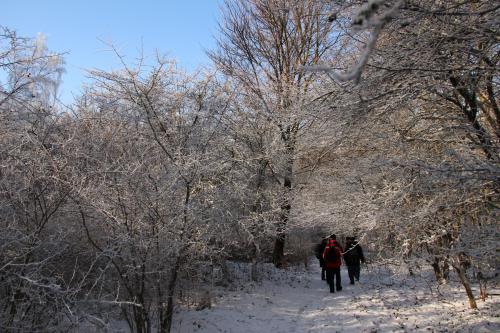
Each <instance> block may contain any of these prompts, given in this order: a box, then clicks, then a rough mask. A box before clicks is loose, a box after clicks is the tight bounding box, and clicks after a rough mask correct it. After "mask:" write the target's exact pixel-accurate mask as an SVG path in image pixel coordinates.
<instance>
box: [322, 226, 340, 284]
mask: <svg viewBox="0 0 500 333" xmlns="http://www.w3.org/2000/svg"><path fill="white" fill-rule="evenodd" d="M342 252H343V251H342V247H341V246H340V244H339V243H337V237H336V236H335V234H333V235H331V236H330V237H329V239H328V243H327V244H326V247H325V251H323V259H324V260H325V266H326V282H327V283H328V285H329V286H330V292H331V293H334V292H335V289H337V291H341V290H342V281H341V279H340V266H341V265H342Z"/></svg>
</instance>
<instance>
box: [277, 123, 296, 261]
mask: <svg viewBox="0 0 500 333" xmlns="http://www.w3.org/2000/svg"><path fill="white" fill-rule="evenodd" d="M283 140H284V141H285V146H286V149H287V156H286V158H287V161H286V162H287V165H286V170H285V176H284V178H283V201H282V204H281V213H280V219H279V222H278V224H277V226H276V240H275V243H274V251H273V263H274V265H275V266H276V267H283V265H284V259H285V254H284V251H285V239H286V228H287V226H288V219H289V217H290V210H291V208H292V205H291V197H290V196H291V194H292V176H293V151H294V144H293V140H292V139H291V138H290V134H289V131H288V136H286V137H285V138H284V139H283Z"/></svg>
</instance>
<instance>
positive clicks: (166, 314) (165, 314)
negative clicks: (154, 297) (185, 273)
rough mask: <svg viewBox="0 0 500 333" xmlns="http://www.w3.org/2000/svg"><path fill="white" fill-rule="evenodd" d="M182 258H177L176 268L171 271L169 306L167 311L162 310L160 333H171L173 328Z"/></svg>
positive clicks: (168, 294)
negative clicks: (175, 298) (176, 291)
mask: <svg viewBox="0 0 500 333" xmlns="http://www.w3.org/2000/svg"><path fill="white" fill-rule="evenodd" d="M180 263H181V260H180V256H178V257H177V259H176V261H175V265H174V267H172V269H171V270H170V281H169V282H168V286H167V306H166V308H165V309H163V308H162V313H161V317H162V321H161V327H160V332H161V333H169V332H170V330H171V328H172V319H173V314H174V296H175V286H176V284H177V276H178V273H179V268H180Z"/></svg>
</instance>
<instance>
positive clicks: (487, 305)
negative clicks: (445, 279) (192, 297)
mask: <svg viewBox="0 0 500 333" xmlns="http://www.w3.org/2000/svg"><path fill="white" fill-rule="evenodd" d="M234 271H235V273H236V272H237V271H241V266H240V267H236V268H234ZM430 273H431V272H423V273H421V274H418V275H417V276H413V277H409V276H408V274H406V273H401V274H395V273H394V272H393V271H389V270H388V269H381V268H378V269H373V268H372V269H366V268H365V269H363V270H362V272H361V283H359V284H356V285H354V286H352V285H350V284H349V279H348V277H347V272H346V270H345V267H343V268H342V282H343V290H342V291H340V292H336V293H333V294H330V293H329V289H328V287H327V285H326V283H325V281H321V279H320V274H319V266H318V265H317V264H316V263H313V264H312V265H311V266H310V269H309V271H305V270H302V269H299V268H288V269H287V270H275V269H274V268H272V267H271V266H264V267H263V271H262V276H263V281H262V282H261V283H251V282H248V280H246V281H247V282H244V283H243V282H240V284H239V285H236V286H232V287H230V288H226V289H219V290H216V291H215V292H214V293H213V295H212V297H213V304H212V308H211V309H205V310H202V311H196V310H194V309H186V308H184V309H183V308H181V307H179V308H178V311H177V313H176V315H175V318H174V321H175V323H174V327H173V329H172V332H179V333H190V332H204V333H205V332H206V333H215V332H228V333H229V332H234V333H245V332H247V333H253V332H255V333H257V332H258V333H262V332H272V333H279V332H286V333H293V332H500V302H499V296H491V297H489V298H488V299H487V300H486V302H483V301H481V300H478V307H479V309H478V310H470V309H469V308H468V302H467V299H466V297H465V293H464V292H463V290H462V288H461V287H460V285H459V284H458V283H457V282H456V281H455V282H450V284H448V285H445V286H441V287H440V288H439V290H438V289H437V286H436V284H435V283H434V282H433V280H432V275H431V274H430ZM245 275H248V274H245ZM240 278H242V279H243V280H245V279H244V276H240ZM240 281H241V280H240ZM426 281H428V282H426ZM475 292H476V294H477V291H476V290H475ZM495 293H498V291H495Z"/></svg>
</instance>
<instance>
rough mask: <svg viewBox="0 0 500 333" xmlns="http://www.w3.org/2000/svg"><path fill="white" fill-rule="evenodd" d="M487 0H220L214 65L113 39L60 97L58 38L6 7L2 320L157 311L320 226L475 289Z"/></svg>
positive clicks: (495, 107)
mask: <svg viewBox="0 0 500 333" xmlns="http://www.w3.org/2000/svg"><path fill="white" fill-rule="evenodd" d="M499 9H500V6H499V5H498V3H496V2H495V1H474V0H470V1H459V0H440V1H431V0H423V1H413V0H369V1H358V0H352V1H351V0H349V1H328V0H226V1H225V3H224V5H223V14H222V21H221V22H219V34H218V36H217V46H216V48H215V49H213V50H210V51H209V52H208V53H209V57H210V58H211V60H212V61H213V66H212V67H211V68H206V69H203V70H199V71H198V72H196V73H186V72H184V71H182V70H180V69H179V68H178V67H177V66H176V65H175V62H174V61H172V60H170V59H167V58H164V57H162V56H160V55H158V56H157V59H156V60H155V62H154V64H153V65H150V64H149V62H146V61H145V59H140V60H138V61H137V62H135V63H127V62H126V61H125V57H124V55H122V54H120V52H119V51H117V50H116V49H115V55H116V57H117V59H119V60H120V61H121V63H122V67H121V69H120V70H115V71H103V70H91V71H89V76H90V77H91V79H92V81H91V84H90V85H89V86H88V87H87V88H86V89H85V90H84V91H83V92H82V93H81V95H80V96H78V97H77V98H76V99H75V101H74V103H73V104H72V105H70V106H63V105H62V104H61V103H59V102H58V100H57V88H58V86H59V84H60V82H61V78H62V75H63V73H64V66H65V65H64V56H63V55H61V54H57V53H53V52H51V51H50V50H49V49H48V48H47V45H46V43H45V41H44V40H43V38H37V39H32V38H24V37H22V36H18V35H17V33H16V32H15V30H11V29H14V28H15V27H2V26H0V29H1V30H0V72H1V74H0V156H1V158H0V253H1V255H0V331H3V332H27V331H66V330H69V329H71V328H74V327H78V326H79V325H82V323H86V324H89V325H94V326H95V327H99V326H100V325H102V323H104V322H106V321H108V320H110V318H123V319H124V320H126V322H127V323H128V326H129V328H130V330H131V331H132V332H155V331H159V332H169V331H170V329H171V326H172V321H173V318H174V309H175V307H176V304H177V303H179V302H183V300H184V299H185V297H186V295H187V294H189V293H197V292H198V293H199V294H202V293H203V292H208V290H201V289H200V290H198V289H196V288H197V287H196V288H195V287H193V285H196V286H200V285H205V286H207V287H206V288H209V284H206V283H203V282H204V281H205V282H206V281H207V280H208V279H209V278H212V279H213V276H215V275H217V276H218V279H219V280H221V281H224V280H228V279H230V277H228V276H227V272H226V262H227V261H228V260H233V261H245V262H250V263H252V265H253V268H254V269H253V270H252V278H253V279H255V280H257V279H258V278H259V277H258V266H259V264H261V263H264V262H272V263H274V265H276V267H280V268H282V269H286V267H287V266H288V265H290V264H294V263H299V262H300V263H301V262H306V261H307V258H308V257H309V256H311V255H312V250H311V249H312V244H313V243H314V242H316V241H317V240H318V239H319V238H320V237H322V236H325V235H327V234H329V233H331V232H336V233H337V234H339V235H349V234H356V235H357V236H358V238H359V239H360V241H361V243H362V244H363V245H366V249H367V251H368V252H369V253H370V257H371V260H372V262H373V263H374V264H377V263H387V262H390V263H393V264H405V265H407V266H408V267H409V268H410V271H409V274H412V271H413V270H418V269H419V267H421V266H422V265H428V266H430V267H432V269H433V271H434V273H435V277H436V280H435V282H433V283H439V284H442V283H446V281H447V279H448V278H449V277H450V275H451V274H455V275H456V276H458V278H459V280H460V281H461V283H462V284H463V288H464V297H467V300H468V302H469V304H470V307H471V308H476V307H477V305H476V299H477V298H478V296H480V297H483V298H485V297H487V296H488V284H489V283H490V284H491V283H497V282H498V273H499V271H498V267H499V258H498V244H499V232H500V230H499V223H498V221H499V216H498V213H499V204H500V201H499V199H500V198H499V196H500V195H499V190H500V187H499V181H500V155H499V145H500V111H499V84H500V77H499V69H498V68H499V67H498V63H499V60H500V53H499V51H500V48H499V45H500V44H499V42H500V39H499V38H500V37H499V32H498V28H499V26H500V24H499V23H500V22H499V17H500V15H499V14H500V13H499ZM299 240H300V242H299ZM495 281H496V282H495ZM472 284H477V285H480V287H481V288H480V290H481V295H475V294H474V293H473V291H472V290H471V285H472ZM465 295H466V296H465ZM193 297H194V296H193Z"/></svg>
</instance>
